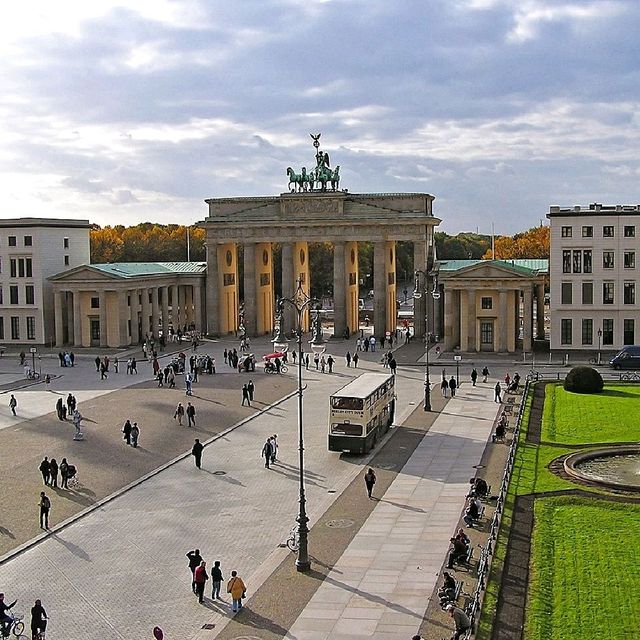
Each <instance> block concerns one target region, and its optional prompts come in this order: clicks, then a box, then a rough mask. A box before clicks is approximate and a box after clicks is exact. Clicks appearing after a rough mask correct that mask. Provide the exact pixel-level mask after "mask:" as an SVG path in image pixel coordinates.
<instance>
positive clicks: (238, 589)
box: [227, 571, 247, 613]
mask: <svg viewBox="0 0 640 640" xmlns="http://www.w3.org/2000/svg"><path fill="white" fill-rule="evenodd" d="M227 593H230V594H231V597H232V598H233V604H232V606H231V610H232V611H233V612H234V613H235V612H236V611H238V610H240V609H242V598H244V597H245V596H246V593H247V588H246V587H245V585H244V582H242V579H241V578H239V577H238V572H237V571H232V572H231V579H230V580H229V582H228V583H227Z"/></svg>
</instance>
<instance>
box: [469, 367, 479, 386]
mask: <svg viewBox="0 0 640 640" xmlns="http://www.w3.org/2000/svg"><path fill="white" fill-rule="evenodd" d="M477 380H478V371H477V370H476V368H475V367H474V368H473V369H472V370H471V382H472V383H473V386H474V387H475V386H476V381H477Z"/></svg>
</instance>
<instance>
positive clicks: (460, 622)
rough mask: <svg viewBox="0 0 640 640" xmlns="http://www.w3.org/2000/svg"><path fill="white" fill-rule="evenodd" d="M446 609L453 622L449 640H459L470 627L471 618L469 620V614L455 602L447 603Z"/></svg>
mask: <svg viewBox="0 0 640 640" xmlns="http://www.w3.org/2000/svg"><path fill="white" fill-rule="evenodd" d="M446 611H448V612H449V615H450V616H451V617H452V618H453V622H454V624H455V631H454V634H453V636H452V637H451V640H459V639H460V638H461V637H462V636H463V635H464V634H465V633H466V632H467V631H468V630H469V629H470V628H471V620H469V616H468V615H467V614H466V613H465V612H464V610H463V609H461V608H460V607H457V606H456V605H455V604H448V605H447V607H446Z"/></svg>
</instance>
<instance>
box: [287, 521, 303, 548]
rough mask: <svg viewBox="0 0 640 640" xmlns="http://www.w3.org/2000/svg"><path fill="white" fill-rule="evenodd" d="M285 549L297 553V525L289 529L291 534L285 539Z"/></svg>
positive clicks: (298, 538)
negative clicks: (287, 548)
mask: <svg viewBox="0 0 640 640" xmlns="http://www.w3.org/2000/svg"><path fill="white" fill-rule="evenodd" d="M287 547H289V549H291V551H297V550H298V549H299V548H300V534H299V533H298V526H297V525H296V526H295V527H293V529H291V533H290V534H289V538H288V539H287Z"/></svg>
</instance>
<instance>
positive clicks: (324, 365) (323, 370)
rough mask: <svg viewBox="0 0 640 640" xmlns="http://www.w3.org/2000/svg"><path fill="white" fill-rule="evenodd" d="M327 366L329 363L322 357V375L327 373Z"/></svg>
mask: <svg viewBox="0 0 640 640" xmlns="http://www.w3.org/2000/svg"><path fill="white" fill-rule="evenodd" d="M326 366H327V361H326V360H325V359H324V356H322V357H321V358H320V371H321V372H322V373H324V372H325V368H326Z"/></svg>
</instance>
